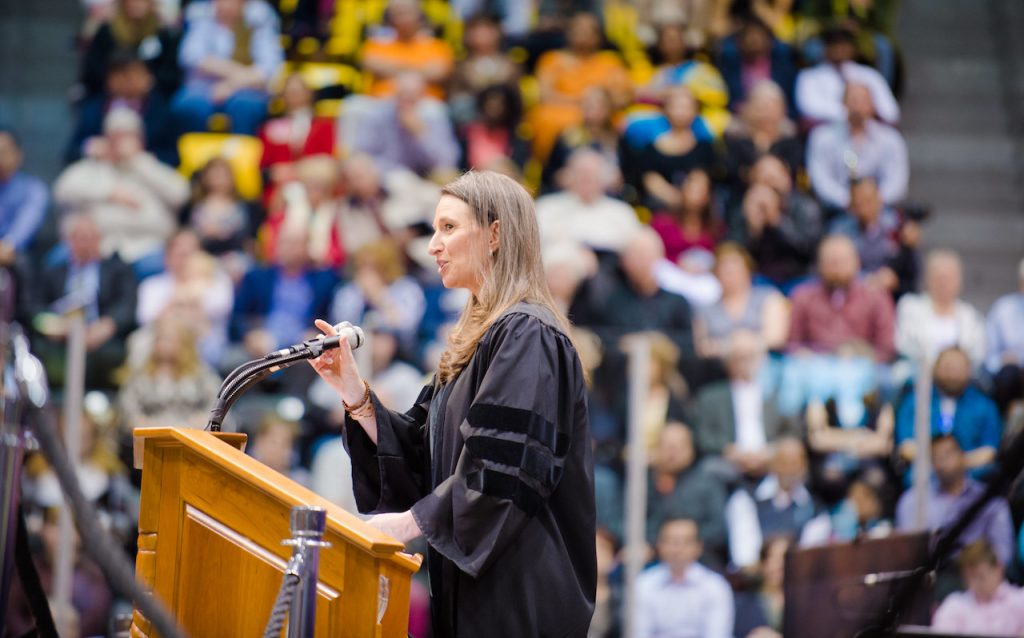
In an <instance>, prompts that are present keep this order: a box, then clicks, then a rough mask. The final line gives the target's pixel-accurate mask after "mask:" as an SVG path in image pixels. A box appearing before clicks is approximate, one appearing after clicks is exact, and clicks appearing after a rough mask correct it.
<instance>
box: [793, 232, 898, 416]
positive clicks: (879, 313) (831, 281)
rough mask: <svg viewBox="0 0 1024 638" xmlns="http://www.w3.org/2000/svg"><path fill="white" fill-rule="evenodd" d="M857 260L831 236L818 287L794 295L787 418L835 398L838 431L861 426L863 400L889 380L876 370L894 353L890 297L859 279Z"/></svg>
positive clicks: (844, 242)
mask: <svg viewBox="0 0 1024 638" xmlns="http://www.w3.org/2000/svg"><path fill="white" fill-rule="evenodd" d="M859 261H860V260H859V259H858V257H857V249H856V247H855V246H854V245H853V242H852V241H850V239H848V238H847V237H844V236H841V235H831V236H829V237H827V238H826V239H825V240H824V241H823V242H822V244H821V247H820V249H819V251H818V273H819V275H820V280H818V281H812V282H808V283H806V284H803V285H801V286H800V287H798V288H797V289H796V290H795V291H793V297H792V301H793V312H792V320H791V323H790V331H789V346H788V350H789V352H790V357H789V359H788V360H787V362H786V365H785V367H784V369H783V377H782V382H781V383H782V385H781V391H780V396H779V404H780V409H781V410H782V412H783V414H786V415H793V414H796V413H797V412H798V411H800V410H802V409H803V407H804V406H805V405H806V404H807V403H808V402H810V401H821V402H824V401H825V400H827V399H829V398H832V399H834V400H835V402H836V409H837V418H838V420H839V424H840V425H841V426H842V427H853V426H858V425H861V424H862V423H863V421H864V418H865V416H866V410H865V408H864V401H863V398H864V395H866V394H868V393H869V392H871V391H873V390H874V389H875V388H876V387H877V386H878V384H879V383H880V382H884V381H885V379H884V378H882V379H880V378H879V376H880V375H879V372H880V370H879V364H887V363H888V362H889V361H890V360H891V359H892V357H893V354H894V346H893V329H894V317H893V314H894V309H893V303H892V298H891V297H890V296H889V295H888V294H887V293H885V292H883V291H881V290H879V289H877V288H873V287H870V286H868V285H866V284H864V283H863V282H861V281H860V280H858V279H857V273H858V271H859V270H860V264H859Z"/></svg>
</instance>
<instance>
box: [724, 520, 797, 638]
mask: <svg viewBox="0 0 1024 638" xmlns="http://www.w3.org/2000/svg"><path fill="white" fill-rule="evenodd" d="M792 544H793V543H792V540H791V539H790V538H789V537H788V536H784V535H782V536H772V537H770V538H767V539H765V541H764V545H763V546H762V547H761V561H760V563H759V564H758V567H757V574H756V576H755V580H754V584H755V586H756V589H750V590H747V591H739V592H737V593H736V596H735V603H736V627H735V629H734V635H735V636H737V638H782V617H783V611H784V608H785V602H786V596H785V591H784V589H783V585H784V582H785V574H786V570H785V564H786V552H788V551H789V549H790V546H791V545H792Z"/></svg>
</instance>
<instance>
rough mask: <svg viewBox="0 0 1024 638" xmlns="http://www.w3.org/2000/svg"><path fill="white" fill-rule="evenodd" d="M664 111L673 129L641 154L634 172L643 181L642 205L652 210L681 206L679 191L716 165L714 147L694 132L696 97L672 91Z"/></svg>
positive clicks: (682, 90) (680, 90)
mask: <svg viewBox="0 0 1024 638" xmlns="http://www.w3.org/2000/svg"><path fill="white" fill-rule="evenodd" d="M663 108H664V112H665V118H666V119H667V120H668V124H669V129H668V130H667V131H665V132H664V133H661V134H660V135H658V136H657V137H656V138H655V140H654V142H653V143H651V144H649V145H648V146H647V147H645V148H644V150H643V151H641V152H640V155H639V156H638V157H637V158H635V161H636V165H635V166H634V168H633V172H635V174H636V177H637V178H638V179H639V180H640V183H639V184H637V187H638V190H639V191H640V192H641V193H643V198H642V201H643V202H644V204H645V205H646V206H647V207H648V208H650V209H651V210H658V209H661V208H665V207H673V206H678V205H679V204H680V203H681V201H682V193H681V191H680V189H679V187H680V185H681V184H682V183H683V180H685V179H686V175H687V174H688V173H689V172H690V171H692V170H695V169H698V168H700V169H704V170H705V171H708V172H710V171H711V170H712V169H713V168H714V164H715V155H714V150H713V149H712V147H711V144H710V143H708V142H706V141H703V140H700V139H698V138H697V136H696V135H695V134H694V131H693V122H694V118H696V117H697V99H696V98H695V97H694V96H693V93H691V92H690V90H689V89H687V88H686V87H682V86H676V87H672V88H671V89H669V90H668V91H667V92H666V95H665V102H664V107H663Z"/></svg>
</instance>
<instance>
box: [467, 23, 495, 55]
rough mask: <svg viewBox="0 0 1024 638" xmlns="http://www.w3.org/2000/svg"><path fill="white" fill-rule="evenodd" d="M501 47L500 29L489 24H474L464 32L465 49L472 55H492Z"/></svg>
mask: <svg viewBox="0 0 1024 638" xmlns="http://www.w3.org/2000/svg"><path fill="white" fill-rule="evenodd" d="M500 45H501V29H500V28H498V27H497V26H496V25H494V24H493V23H490V22H476V23H474V24H473V25H472V26H471V27H470V28H469V30H468V31H466V48H467V49H469V50H470V51H471V52H472V53H473V54H474V55H492V54H494V53H495V52H497V51H498V48H499V46H500Z"/></svg>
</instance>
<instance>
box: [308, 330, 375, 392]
mask: <svg viewBox="0 0 1024 638" xmlns="http://www.w3.org/2000/svg"><path fill="white" fill-rule="evenodd" d="M314 323H315V325H316V327H317V328H319V329H320V331H321V332H323V333H324V335H326V336H328V337H332V336H334V335H336V334H338V331H337V330H335V328H334V326H332V325H331V324H329V323H327V322H326V321H324V320H323V319H317V320H316V321H315V322H314ZM309 364H310V365H311V366H313V369H314V370H316V372H317V374H319V375H320V377H321V378H322V379H323V380H324V381H326V382H327V383H328V385H330V386H331V387H332V388H334V389H335V390H337V391H338V393H339V394H340V395H341V398H342V400H343V401H345V403H348V404H355V403H358V402H359V401H360V399H362V397H363V393H364V391H365V386H364V385H363V379H362V377H360V376H359V367H358V366H357V365H356V360H355V357H353V356H352V348H351V347H350V346H349V345H348V340H347V339H342V340H341V341H340V342H339V343H338V347H337V348H334V349H331V350H325V351H324V353H323V354H321V355H320V356H319V357H317V358H316V359H311V360H310V361H309Z"/></svg>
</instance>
